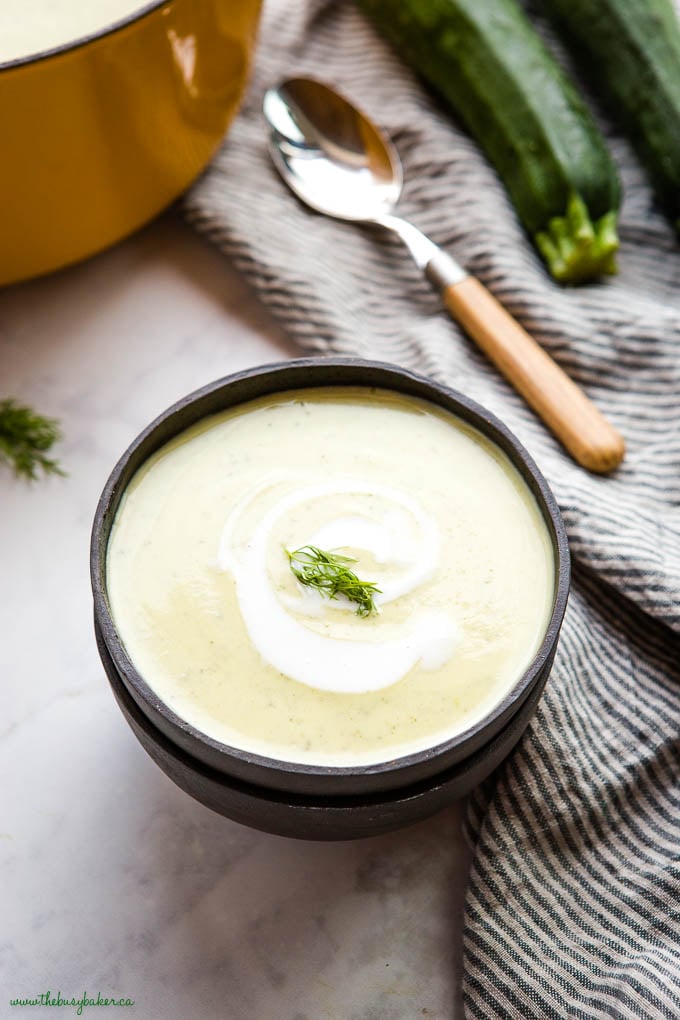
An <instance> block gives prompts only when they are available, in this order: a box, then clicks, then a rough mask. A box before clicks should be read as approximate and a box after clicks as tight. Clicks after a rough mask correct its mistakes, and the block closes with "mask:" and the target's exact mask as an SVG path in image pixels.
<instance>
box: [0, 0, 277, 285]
mask: <svg viewBox="0 0 680 1020" xmlns="http://www.w3.org/2000/svg"><path fill="white" fill-rule="evenodd" d="M259 13H260V0H200V2H196V0H87V2H86V0H6V2H4V3H3V4H1V5H0V122H1V123H2V130H3V151H4V153H5V155H4V158H3V160H2V166H1V167H0V221H1V222H2V234H3V243H2V246H0V284H4V283H11V282H14V281H17V280H22V279H26V278H27V277H31V276H35V275H37V274H40V273H46V272H48V271H51V270H53V269H57V268H59V267H61V266H65V265H67V264H69V263H71V262H75V261H77V260H79V259H82V258H84V257H85V256H87V255H91V254H92V253H94V252H96V251H99V250H101V249H102V248H105V247H107V246H108V245H110V244H113V243H114V242H115V241H118V240H120V239H121V238H122V237H125V236H126V235H127V234H129V233H131V232H132V231H133V230H135V229H137V228H138V227H139V226H141V225H142V224H143V223H146V222H147V221H148V220H150V219H151V218H152V217H153V216H155V215H156V214H157V213H158V212H160V210H161V209H163V208H164V207H165V206H167V205H168V204H169V203H170V202H172V201H173V200H174V199H175V198H176V197H177V196H178V195H179V194H180V193H181V192H182V191H183V190H184V189H185V188H186V187H187V186H188V185H189V183H190V182H191V181H192V180H193V179H194V178H195V177H196V176H197V175H198V174H199V172H200V171H201V170H202V169H203V167H204V166H205V165H206V163H207V162H208V160H209V159H210V157H211V156H212V154H213V153H214V152H215V150H216V148H217V146H218V145H219V143H220V140H221V139H222V137H223V135H224V132H225V131H226V129H227V127H228V125H229V123H230V121H231V119H232V118H233V116H234V114H235V112H236V110H237V108H238V105H239V102H240V99H241V96H242V93H243V90H244V87H245V84H246V81H247V77H248V72H249V68H250V64H251V59H252V54H253V49H254V42H255V32H256V28H257V23H258V18H259Z"/></svg>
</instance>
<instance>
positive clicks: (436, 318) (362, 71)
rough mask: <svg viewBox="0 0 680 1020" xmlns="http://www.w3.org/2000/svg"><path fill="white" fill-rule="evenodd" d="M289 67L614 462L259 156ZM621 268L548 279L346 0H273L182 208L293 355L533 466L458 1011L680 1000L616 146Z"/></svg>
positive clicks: (451, 130)
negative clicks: (316, 93)
mask: <svg viewBox="0 0 680 1020" xmlns="http://www.w3.org/2000/svg"><path fill="white" fill-rule="evenodd" d="M292 74H312V75H316V76H317V77H321V78H323V79H325V80H328V81H330V82H332V83H334V84H335V85H337V86H338V87H339V88H341V89H342V90H343V91H344V92H345V93H346V94H347V95H349V96H350V97H351V98H353V99H354V100H355V101H357V102H358V103H359V104H360V105H362V106H363V107H364V108H365V109H366V110H367V112H368V113H369V114H371V115H372V116H373V117H374V118H375V119H376V121H377V122H378V123H380V124H381V125H383V126H384V127H385V128H386V129H387V130H388V131H389V132H390V134H391V135H392V137H393V139H394V141H395V143H396V145H397V147H398V149H399V152H400V154H401V156H402V158H403V161H404V166H405V172H406V185H405V189H404V196H403V201H402V203H401V211H402V212H403V214H404V216H405V217H406V218H408V219H411V220H412V221H413V222H414V223H415V224H416V225H417V226H419V227H421V228H422V229H423V230H424V231H426V232H427V233H429V234H430V235H431V236H432V238H433V239H434V240H435V241H437V242H438V243H439V244H440V245H442V246H443V247H444V248H446V249H447V250H449V251H450V252H451V253H452V254H453V256H454V257H455V258H457V259H458V260H460V261H461V262H463V263H464V264H465V265H466V266H467V267H468V268H469V269H470V270H471V271H472V272H473V273H476V274H477V275H479V276H480V277H481V278H482V280H483V281H484V282H485V283H486V284H487V285H488V286H489V287H490V288H491V290H492V291H493V292H494V293H495V294H496V296H497V297H499V298H500V299H501V300H502V301H503V302H505V304H506V305H507V307H508V308H509V309H510V311H511V312H512V313H513V314H515V315H516V316H517V317H518V319H519V320H520V321H521V322H522V323H523V325H524V326H525V327H526V328H527V329H528V330H529V331H530V332H532V333H534V334H536V335H537V336H538V337H539V338H540V340H541V342H542V343H543V344H544V346H545V347H546V349H547V350H549V351H550V352H551V353H552V354H553V355H554V357H555V358H556V360H557V361H559V363H560V364H561V365H562V366H563V367H564V368H565V369H566V370H567V371H568V372H569V373H570V374H571V376H572V377H573V378H574V379H576V380H577V381H578V382H579V383H580V384H581V385H582V386H584V387H585V388H586V390H587V391H588V393H589V394H590V395H591V396H592V397H593V398H594V400H595V401H596V402H597V404H598V405H599V406H600V408H601V409H602V410H603V411H604V412H605V413H606V414H607V415H608V416H609V417H610V418H611V420H612V422H613V423H614V424H615V425H616V426H617V427H618V428H619V429H620V431H621V432H622V433H623V434H624V435H625V436H626V439H627V442H628V455H627V458H626V461H625V463H624V466H623V467H622V469H621V470H620V471H619V472H618V473H617V474H616V476H615V477H612V478H599V477H595V476H591V475H589V474H587V473H586V472H585V471H583V470H581V469H580V468H579V467H577V466H576V465H575V464H574V463H573V462H572V461H571V460H570V459H569V458H568V457H567V456H566V455H565V453H564V452H563V451H562V449H561V448H560V447H559V446H558V445H557V444H556V442H555V441H554V440H553V439H552V438H551V436H550V435H549V434H548V433H547V432H546V430H545V429H544V428H543V426H542V425H541V424H540V423H539V422H538V421H537V420H536V419H535V418H534V416H533V415H532V413H531V412H530V411H529V410H528V409H527V408H526V406H525V405H524V404H523V402H522V401H521V400H520V399H519V398H518V397H517V396H516V395H515V393H514V392H513V391H512V390H511V389H510V388H509V387H508V386H507V385H506V384H505V382H504V381H503V380H502V379H501V378H500V377H499V375H498V374H497V373H496V371H495V370H494V369H493V368H492V367H491V366H490V365H489V364H488V363H487V362H486V361H485V360H484V358H483V356H482V355H481V354H480V353H478V351H477V350H476V348H475V347H474V346H473V345H472V344H471V343H470V342H469V341H468V340H467V339H465V337H464V336H463V335H462V334H461V333H460V332H459V331H458V330H457V328H456V327H455V326H454V325H453V323H452V322H451V321H450V319H449V318H448V317H447V316H446V314H445V313H444V312H443V311H442V309H441V306H440V303H439V300H438V298H437V296H436V295H434V294H433V293H432V292H431V291H430V288H429V286H428V284H426V283H425V282H424V281H423V280H422V278H421V276H420V274H419V273H418V271H417V270H416V269H415V267H414V266H413V265H412V264H411V262H410V259H409V257H408V256H407V255H406V253H405V251H404V250H402V249H401V247H400V246H399V244H398V243H397V242H395V241H393V240H391V239H390V238H387V237H385V236H384V235H380V234H378V233H373V232H371V231H369V230H362V229H360V228H357V227H355V226H351V225H346V224H343V223H339V222H335V221H332V220H329V219H325V218H323V217H321V216H318V215H315V214H314V213H312V212H309V211H308V210H307V209H305V208H303V207H302V206H301V205H300V204H298V203H297V202H296V200H295V199H293V198H292V196H291V195H290V193H289V192H288V191H287V190H286V188H285V186H284V185H283V183H282V182H281V181H280V180H279V179H278V178H277V176H276V175H275V172H274V170H273V169H272V167H271V165H270V162H269V158H268V155H267V149H266V132H265V126H264V123H263V120H262V117H261V113H260V108H261V101H262V94H263V91H264V89H265V88H266V87H267V86H269V85H270V84H272V83H274V82H276V81H277V80H278V79H279V78H281V77H285V76H289V75H292ZM604 127H605V131H606V133H607V135H608V137H609V139H610V142H611V147H612V150H613V152H614V155H615V157H616V159H617V162H618V164H619V167H620V169H621V173H622V178H623V183H624V187H625V204H624V209H623V215H622V221H621V238H622V250H621V257H620V273H619V275H618V277H616V278H613V279H611V280H608V281H607V282H606V283H603V284H600V285H594V286H586V287H580V288H578V289H562V288H560V287H559V286H557V285H556V284H553V283H552V282H551V281H550V280H549V279H548V277H547V276H546V273H545V272H544V270H543V268H542V265H541V264H540V262H539V260H538V258H537V257H536V255H535V254H534V252H533V250H532V248H531V246H530V245H529V244H528V243H527V240H526V238H525V236H524V234H523V233H522V230H521V228H520V227H519V225H518V222H517V220H516V218H515V215H514V213H513V211H512V208H511V206H510V205H509V202H508V199H507V197H506V195H505V192H504V190H503V188H502V186H501V185H500V184H499V182H498V179H497V178H496V176H495V174H494V171H493V170H492V169H491V168H490V167H489V166H488V165H487V163H486V162H485V161H484V159H483V158H482V157H481V156H480V154H479V152H478V150H477V148H476V146H475V145H474V143H473V142H472V141H470V139H469V138H468V137H467V136H466V135H465V134H464V133H463V132H462V131H461V130H459V128H458V127H457V125H456V124H455V123H454V122H453V120H452V119H451V118H450V117H449V116H448V115H447V114H446V113H445V112H444V111H443V110H442V109H441V108H440V107H438V105H437V104H436V102H434V101H433V100H432V99H431V98H430V97H429V96H428V95H427V94H426V92H425V91H424V90H423V88H422V87H421V86H420V84H419V83H418V82H417V81H416V79H415V78H414V77H413V76H412V75H411V73H410V72H409V71H407V70H406V69H404V68H403V67H402V66H401V65H400V64H399V63H398V61H397V60H396V59H395V58H394V57H393V55H392V54H391V53H390V51H389V50H388V49H387V47H386V46H385V45H384V44H383V43H382V41H381V40H380V39H379V38H378V37H377V36H376V35H375V33H374V32H373V30H372V29H371V28H370V27H369V25H368V24H367V23H366V22H365V21H364V20H363V18H362V16H361V15H360V14H359V13H358V12H357V11H356V10H355V9H354V7H353V5H350V4H347V3H343V4H339V3H333V2H331V0H310V2H306V3H302V2H295V0H291V2H288V3H282V2H281V0H279V2H278V3H274V2H273V3H272V4H271V5H270V6H269V7H268V8H267V9H266V17H265V21H264V25H263V30H262V34H261V40H260V48H259V55H258V63H257V67H256V73H255V79H254V81H253V83H252V86H251V88H250V91H249V94H248V97H247V101H246V103H245V106H244V108H243V111H242V113H241V115H240V117H239V118H238V120H237V122H236V123H235V124H234V126H233V128H232V130H231V132H230V134H229V137H228V139H227V141H226V143H225V145H224V147H223V148H222V150H221V152H220V153H219V154H218V156H217V158H216V159H215V161H214V163H213V165H212V167H211V168H210V169H209V170H208V172H207V174H206V175H205V176H204V177H203V179H202V180H201V181H200V182H199V184H198V185H197V186H196V187H195V188H194V190H193V191H192V192H191V193H190V194H189V196H188V198H187V199H186V204H185V211H186V213H187V215H188V217H189V218H190V220H191V221H192V222H193V223H194V224H195V225H196V227H198V228H199V229H200V230H201V231H204V232H205V233H206V234H208V235H209V236H210V237H211V238H213V239H214V241H215V242H217V244H219V245H220V247H221V248H222V249H223V250H224V251H225V252H227V253H228V254H229V256H230V257H231V258H232V260H233V261H234V263H235V264H236V265H237V266H238V267H239V268H240V269H241V270H242V272H243V273H244V274H245V275H246V277H247V278H248V279H249V280H250V282H251V283H252V285H253V286H254V287H255V289H256V290H257V292H258V293H259V295H260V297H261V298H262V300H263V301H264V302H265V304H267V305H268V306H269V308H270V309H271V310H272V311H273V313H274V314H275V316H276V317H277V318H278V319H279V320H280V322H281V323H283V325H284V326H285V328H286V329H287V331H288V332H289V334H290V336H291V337H292V338H294V340H295V341H296V342H297V344H298V345H299V347H300V349H301V351H303V352H306V353H317V354H326V353H349V354H357V355H361V356H364V357H370V358H376V359H381V360H386V361H393V362H397V363H398V364H400V365H402V366H404V367H407V368H410V369H414V370H416V371H419V372H422V373H426V374H429V375H431V376H433V377H435V378H436V379H438V380H441V381H443V382H446V383H448V384H450V385H452V386H454V387H455V388H456V389H459V390H461V391H462V392H464V393H466V394H467V395H469V396H470V397H472V398H474V399H475V400H478V401H479V402H480V403H482V404H484V405H486V406H487V407H489V408H490V409H491V410H492V411H494V412H495V413H496V414H497V415H499V416H500V417H501V418H502V419H503V420H504V421H506V422H507V424H508V425H509V426H510V428H511V429H513V431H514V432H515V433H516V434H517V435H518V436H519V437H520V439H521V440H522V442H523V443H524V444H525V445H526V446H527V447H528V449H529V450H530V451H531V453H532V454H533V456H534V457H535V459H536V460H537V462H538V464H539V466H540V467H541V469H542V470H543V472H544V473H545V475H546V476H547V478H548V480H549V482H550V484H551V485H552V487H553V490H554V492H555V494H556V496H557V499H558V502H559V504H560V507H561V509H562V513H563V515H564V519H565V522H566V526H567V530H568V533H569V539H570V543H571V550H572V554H573V558H574V583H573V591H572V595H571V599H570V604H569V608H568V611H567V616H566V620H565V624H564V628H563V631H562V638H561V642H560V646H559V650H558V654H557V659H556V662H555V667H554V670H553V673H552V676H551V678H550V680H549V682H548V686H547V689H546V692H545V695H544V697H543V700H542V702H541V705H540V707H539V710H538V712H537V714H536V717H535V719H534V721H533V722H532V724H531V725H530V727H529V730H528V731H527V733H526V736H525V738H524V739H523V741H522V743H521V744H520V746H519V747H518V749H517V750H516V751H515V753H514V754H513V755H512V757H511V758H510V759H509V760H508V761H507V763H506V764H505V765H504V766H503V767H502V768H501V769H500V770H499V771H498V773H497V774H496V775H495V776H494V777H492V779H491V780H490V781H489V782H488V783H487V784H486V785H485V786H484V787H483V788H481V789H480V790H479V791H478V792H477V794H476V795H475V796H474V797H473V798H472V800H471V803H470V807H469V813H468V831H469V837H470V840H471V841H472V844H473V847H474V858H473V865H472V872H471V878H470V884H469V889H468V894H467V907H466V921H465V960H464V968H465V971H464V1001H465V1009H466V1014H467V1015H468V1016H469V1017H508V1018H515V1017H521V1018H523V1020H527V1018H531V1017H541V1018H543V1017H555V1018H559V1020H563V1018H565V1017H584V1018H585V1017H587V1018H588V1020H594V1018H599V1017H644V1018H654V1017H666V1018H673V1020H677V1018H679V1017H680V861H679V851H680V789H679V784H678V775H679V773H680V738H679V734H680V636H679V631H680V298H679V294H680V250H679V249H678V245H677V242H676V240H675V238H674V236H673V234H672V232H671V230H670V228H669V226H668V225H667V223H666V222H665V221H664V220H663V219H662V218H661V217H660V215H659V214H658V213H657V212H656V211H655V209H654V208H653V206H652V201H651V195H650V190H649V187H648V184H647V181H646V180H645V177H644V175H643V173H642V171H641V170H640V168H639V166H638V164H637V162H636V160H635V159H634V157H633V156H632V154H631V152H630V150H629V148H628V146H627V144H626V143H625V142H624V141H623V140H622V139H621V138H620V137H618V136H617V135H616V134H614V133H613V132H611V131H610V130H609V129H608V126H607V125H604Z"/></svg>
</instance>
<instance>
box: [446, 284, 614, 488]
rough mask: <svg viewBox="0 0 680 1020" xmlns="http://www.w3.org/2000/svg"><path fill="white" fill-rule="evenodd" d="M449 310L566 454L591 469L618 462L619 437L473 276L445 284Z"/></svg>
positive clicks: (599, 469)
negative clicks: (547, 428) (555, 437)
mask: <svg viewBox="0 0 680 1020" xmlns="http://www.w3.org/2000/svg"><path fill="white" fill-rule="evenodd" d="M442 297H443V299H444V303H445V305H446V307H447V308H448V310H449V312H450V313H451V315H452V316H453V318H454V319H456V320H457V321H458V322H459V323H460V324H461V326H462V327H463V328H464V329H465V331H466V332H467V333H468V334H469V335H470V336H471V337H472V339H473V340H474V341H475V342H476V343H477V345H478V346H479V347H481V349H482V350H483V351H484V353H485V354H486V356H487V357H488V358H489V359H490V360H491V361H492V362H493V363H494V365H495V366H496V368H498V369H499V370H500V371H501V372H502V373H503V375H504V376H505V377H506V379H507V380H508V382H510V383H511V384H512V386H514V388H515V389H516V390H517V392H518V393H520V394H521V395H522V396H523V397H524V399H525V400H526V402H527V404H529V406H530V407H532V408H533V410H534V411H535V412H536V414H537V415H538V416H539V417H540V418H542V420H543V421H544V422H545V424H546V425H547V426H548V427H549V428H550V429H551V430H552V432H553V433H554V434H555V436H557V438H558V439H559V440H560V442H561V443H563V445H564V446H565V447H566V448H567V450H568V451H569V453H570V454H571V455H572V457H574V459H575V460H577V461H578V463H579V464H581V465H583V467H585V468H588V469H589V470H590V471H596V472H598V473H605V472H608V471H613V470H614V468H616V467H618V465H619V464H620V463H621V461H622V460H623V455H624V453H625V449H626V447H625V443H624V441H623V438H622V436H621V435H620V434H619V433H618V432H617V431H616V429H615V428H614V427H613V426H612V425H611V424H610V423H609V422H608V421H607V419H606V418H604V417H603V416H602V414H601V413H600V412H599V411H598V409H597V408H596V407H595V405H594V404H593V403H592V402H591V401H590V400H589V399H588V397H587V396H586V395H585V393H584V392H583V390H582V389H580V388H579V387H578V386H577V385H576V383H575V382H573V381H572V380H571V379H570V378H569V376H568V375H567V374H566V373H565V372H563V371H562V369H561V368H560V367H559V365H558V364H557V363H556V362H555V361H553V359H552V358H551V357H550V355H549V354H548V353H547V352H546V351H545V350H544V349H543V348H542V347H541V346H540V345H539V344H538V343H537V342H536V341H535V340H534V339H533V337H531V336H529V334H528V333H527V332H526V330H525V329H523V328H522V327H521V326H520V324H519V323H518V322H517V321H516V320H515V319H513V317H512V316H511V315H510V313H509V312H508V311H506V309H505V308H504V307H503V306H502V305H501V304H499V302H498V301H497V300H496V298H495V297H493V295H492V294H491V293H490V292H489V291H488V290H487V289H486V287H484V285H483V284H482V283H480V282H479V280H477V279H475V277H473V276H467V277H465V279H463V280H461V281H460V282H457V283H452V284H450V285H449V286H448V287H447V288H446V289H445V290H444V291H443V292H442Z"/></svg>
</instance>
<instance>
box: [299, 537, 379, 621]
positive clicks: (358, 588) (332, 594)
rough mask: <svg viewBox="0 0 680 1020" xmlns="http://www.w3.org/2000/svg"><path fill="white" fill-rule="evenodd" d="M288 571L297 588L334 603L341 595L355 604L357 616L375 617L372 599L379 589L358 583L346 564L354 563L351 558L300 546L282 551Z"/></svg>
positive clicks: (364, 583) (370, 582)
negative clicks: (372, 614) (314, 592)
mask: <svg viewBox="0 0 680 1020" xmlns="http://www.w3.org/2000/svg"><path fill="white" fill-rule="evenodd" d="M285 552H286V556H287V557H288V562H289V563H290V569H291V570H292V571H293V573H294V574H295V576H296V577H297V579H298V581H299V582H300V584H306V585H308V586H309V587H310V588H316V590H317V591H319V592H321V594H322V595H325V597H326V598H329V599H335V598H337V597H338V595H344V596H345V598H347V599H349V601H350V602H356V604H357V610H356V611H357V616H370V615H371V613H376V612H377V611H378V610H377V608H376V605H375V602H374V601H373V596H374V595H376V594H379V593H380V588H378V586H377V585H376V584H374V583H373V581H360V580H359V578H358V577H357V575H356V574H355V573H354V571H353V570H350V569H349V567H348V566H347V564H348V563H356V560H355V559H354V558H353V557H352V556H341V555H340V554H339V553H335V552H325V551H324V550H323V549H319V548H318V547H317V546H315V545H303V546H300V548H299V549H296V550H295V552H290V551H289V550H288V549H286V550H285Z"/></svg>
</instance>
